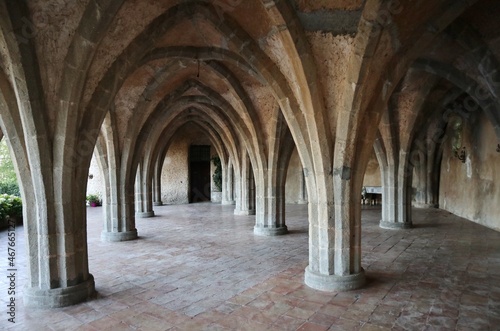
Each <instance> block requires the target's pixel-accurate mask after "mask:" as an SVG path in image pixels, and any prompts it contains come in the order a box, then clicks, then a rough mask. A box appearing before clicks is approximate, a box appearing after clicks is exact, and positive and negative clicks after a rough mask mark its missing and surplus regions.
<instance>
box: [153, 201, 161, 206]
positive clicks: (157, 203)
mask: <svg viewBox="0 0 500 331" xmlns="http://www.w3.org/2000/svg"><path fill="white" fill-rule="evenodd" d="M153 206H163V201H155V202H153Z"/></svg>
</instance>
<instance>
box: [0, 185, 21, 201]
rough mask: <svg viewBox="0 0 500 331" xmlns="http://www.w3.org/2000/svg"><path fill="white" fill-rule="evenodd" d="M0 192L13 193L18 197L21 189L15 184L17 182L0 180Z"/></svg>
mask: <svg viewBox="0 0 500 331" xmlns="http://www.w3.org/2000/svg"><path fill="white" fill-rule="evenodd" d="M0 194H8V195H15V196H17V197H20V196H21V191H20V190H19V185H17V183H2V182H0Z"/></svg>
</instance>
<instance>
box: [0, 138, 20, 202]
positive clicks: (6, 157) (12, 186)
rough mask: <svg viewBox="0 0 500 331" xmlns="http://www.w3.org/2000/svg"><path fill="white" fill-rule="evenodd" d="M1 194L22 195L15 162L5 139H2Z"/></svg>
mask: <svg viewBox="0 0 500 331" xmlns="http://www.w3.org/2000/svg"><path fill="white" fill-rule="evenodd" d="M0 194H9V195H15V196H21V194H20V192H19V185H18V184H17V177H16V171H15V170H14V163H13V162H12V159H11V157H10V153H9V148H8V147H7V143H6V141H5V140H2V141H0Z"/></svg>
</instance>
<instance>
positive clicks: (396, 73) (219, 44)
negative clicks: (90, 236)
mask: <svg viewBox="0 0 500 331" xmlns="http://www.w3.org/2000/svg"><path fill="white" fill-rule="evenodd" d="M499 15H500V9H499V8H498V6H494V3H493V1H489V0H479V1H448V0H439V1H427V2H419V1H378V0H367V1H361V0H352V1H349V0H342V1H327V0H319V1H308V0H296V1H257V0H251V1H189V2H185V1H162V2H158V1H153V0H147V1H139V0H132V1H120V0H104V1H85V0H82V1H56V0H50V1H39V0H30V1H0V32H1V33H0V129H1V132H2V135H5V139H6V141H7V142H8V143H9V146H10V147H11V151H12V156H13V157H14V159H15V160H14V161H15V162H14V164H15V166H16V168H17V171H18V175H19V179H20V181H21V187H22V191H23V199H24V200H25V210H24V219H25V220H27V224H28V226H27V234H28V236H27V239H26V240H27V247H28V255H29V258H28V261H29V268H28V270H30V275H29V281H28V283H29V284H30V286H29V288H28V290H27V293H28V294H27V296H26V302H27V303H28V304H30V305H33V306H37V305H38V306H39V305H48V306H64V305H69V304H72V303H75V302H77V301H81V300H85V299H86V298H87V297H89V296H90V295H91V294H92V292H93V281H91V279H92V276H91V274H90V273H89V270H88V257H87V249H86V247H87V245H86V243H87V238H86V231H85V229H86V209H85V203H84V200H85V195H86V193H100V194H101V195H102V197H103V202H104V206H103V209H102V210H103V219H104V222H103V223H104V227H103V228H104V231H103V232H102V237H101V239H102V240H103V241H126V240H132V239H135V238H137V229H136V227H135V217H136V216H137V217H144V216H153V215H154V208H153V206H159V205H161V204H163V203H165V204H174V203H175V204H179V203H187V202H189V201H190V195H189V188H190V184H191V183H192V182H193V180H194V179H195V178H193V176H194V175H192V174H191V173H190V168H189V164H190V162H189V153H188V150H189V147H190V146H191V145H196V144H202V145H210V156H215V155H217V156H219V157H220V159H221V164H222V168H223V174H222V177H223V179H222V181H223V183H222V193H221V197H220V201H221V204H223V205H228V204H232V203H233V202H234V205H235V206H234V213H235V214H236V215H255V227H254V233H255V234H256V235H276V234H284V233H286V232H287V225H286V214H285V202H286V201H288V202H295V203H306V201H307V203H308V211H309V214H308V222H309V235H310V239H309V267H308V269H307V270H306V283H307V284H308V285H310V286H311V287H314V288H318V289H328V290H332V289H337V290H345V289H351V288H355V287H359V286H361V285H362V284H363V281H364V276H363V271H362V270H363V269H362V266H361V254H362V247H361V231H362V229H361V204H360V197H361V189H362V187H363V186H383V198H382V203H383V207H382V208H383V209H382V220H381V223H380V226H381V227H384V228H408V227H410V226H411V224H412V210H411V203H412V200H414V201H415V203H416V204H418V205H420V206H429V205H432V206H440V207H441V208H445V209H447V210H449V211H451V212H454V213H458V214H460V215H463V216H466V217H468V218H470V219H472V220H473V221H475V222H477V223H481V224H484V225H487V226H488V227H491V228H494V229H500V223H499V219H498V215H499V214H500V210H499V206H498V203H496V201H498V199H499V198H500V185H499V180H500V179H499V178H498V173H500V172H499V171H497V170H498V169H499V158H498V155H499V154H498V152H497V151H496V148H497V144H498V142H499V141H500V115H499V112H498V108H499V107H498V105H499V104H500V102H499V100H498V98H499V96H500V88H499V86H500V85H499V84H498V80H499V74H498V68H499V61H498V59H499V58H500V47H499V43H498V42H497V40H498V39H499V37H500V35H499V31H500V29H499V27H500V26H499V25H500V23H499V21H498V19H497V17H498V16H499ZM457 116H458V117H460V118H461V119H462V122H463V125H462V126H457V125H456V123H455V122H453V121H451V119H452V118H454V117H455V118H456V117H457ZM464 148H465V149H464ZM374 149H375V153H376V159H377V161H375V158H374V157H373V150H374ZM461 151H464V152H465V154H464V155H462V154H459V152H460V153H461ZM93 153H94V155H95V159H94V160H93V161H92V157H93V156H92V155H93ZM460 159H461V160H460ZM461 161H463V162H461ZM377 162H378V163H379V164H378V166H377V164H376V163H377ZM98 167H100V170H97V169H98ZM208 170H209V173H210V175H212V174H213V171H214V169H213V166H211V169H208ZM378 172H380V175H379V176H377V175H378ZM89 174H92V175H93V179H91V180H89ZM368 184H370V185H368ZM412 184H413V185H414V187H415V189H412ZM212 186H213V185H212V184H207V185H206V188H204V190H206V193H207V194H208V195H209V194H210V192H211V191H212ZM85 188H86V189H87V190H86V189H85ZM413 195H415V196H413ZM139 244H140V243H139ZM30 293H31V294H30ZM54 293H55V294H54Z"/></svg>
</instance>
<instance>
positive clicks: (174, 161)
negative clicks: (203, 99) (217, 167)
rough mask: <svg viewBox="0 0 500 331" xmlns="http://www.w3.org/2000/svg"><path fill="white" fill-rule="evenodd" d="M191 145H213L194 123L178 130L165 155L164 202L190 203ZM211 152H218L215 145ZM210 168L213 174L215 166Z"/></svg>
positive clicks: (162, 184)
mask: <svg viewBox="0 0 500 331" xmlns="http://www.w3.org/2000/svg"><path fill="white" fill-rule="evenodd" d="M190 145H211V143H210V140H209V139H208V137H207V136H206V135H205V134H204V133H203V131H201V130H200V129H199V128H198V127H197V126H196V125H193V124H187V125H185V126H183V127H182V128H181V129H180V130H179V131H178V132H177V134H176V135H175V138H174V139H173V140H172V143H171V145H170V148H169V149H168V152H167V155H166V157H165V162H164V163H163V168H162V172H161V199H162V201H163V203H164V204H184V203H189V163H188V162H189V161H188V160H189V146H190ZM211 154H212V155H215V154H216V152H215V151H214V148H213V147H212V151H211ZM210 168H211V175H212V174H213V171H214V166H213V165H211V167H210ZM212 186H213V185H212Z"/></svg>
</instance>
